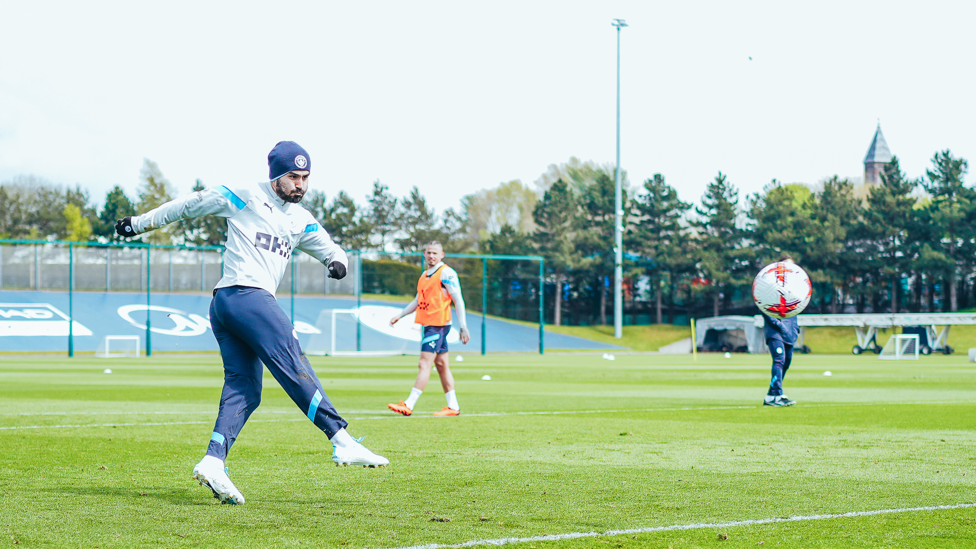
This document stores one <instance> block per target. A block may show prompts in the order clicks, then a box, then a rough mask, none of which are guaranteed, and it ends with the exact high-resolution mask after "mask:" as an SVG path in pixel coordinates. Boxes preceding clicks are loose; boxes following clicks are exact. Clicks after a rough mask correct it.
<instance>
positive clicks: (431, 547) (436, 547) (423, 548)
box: [394, 503, 976, 549]
mask: <svg viewBox="0 0 976 549" xmlns="http://www.w3.org/2000/svg"><path fill="white" fill-rule="evenodd" d="M973 507H976V503H957V504H955V505H933V506H931V507H904V508H901V509H879V510H876V511H853V512H850V513H838V514H834V515H804V516H794V517H789V518H768V519H752V520H736V521H729V522H713V523H697V524H673V525H671V526H653V527H650V528H631V529H627V530H607V531H606V532H571V533H568V534H552V535H542V536H530V537H525V538H495V539H479V540H471V541H466V542H463V543H429V544H426V545H410V546H406V547H396V548H394V549H442V548H455V547H457V548H460V547H477V546H479V545H496V546H497V545H508V544H510V543H526V542H534V541H561V540H566V539H579V538H595V537H602V536H622V535H629V534H648V533H652V532H674V531H680V530H702V529H705V528H735V527H738V526H755V525H761V524H776V523H782V522H805V521H811V520H828V519H836V518H850V517H870V516H875V515H886V514H891V513H910V512H922V511H942V510H948V509H967V508H973Z"/></svg>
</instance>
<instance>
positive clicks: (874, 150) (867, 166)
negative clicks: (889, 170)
mask: <svg viewBox="0 0 976 549" xmlns="http://www.w3.org/2000/svg"><path fill="white" fill-rule="evenodd" d="M889 162H891V150H890V149H888V143H887V142H886V141H885V138H884V134H883V133H881V122H878V130H877V131H876V132H874V139H872V140H871V147H870V148H869V149H868V154H867V156H865V157H864V184H865V185H880V184H881V174H882V173H883V172H884V168H885V164H887V163H889Z"/></svg>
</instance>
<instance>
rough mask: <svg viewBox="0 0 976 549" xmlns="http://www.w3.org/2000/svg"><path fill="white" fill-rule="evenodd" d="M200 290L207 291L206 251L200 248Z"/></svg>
mask: <svg viewBox="0 0 976 549" xmlns="http://www.w3.org/2000/svg"><path fill="white" fill-rule="evenodd" d="M200 291H201V292H206V291H207V252H205V251H203V250H200Z"/></svg>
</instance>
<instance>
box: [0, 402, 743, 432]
mask: <svg viewBox="0 0 976 549" xmlns="http://www.w3.org/2000/svg"><path fill="white" fill-rule="evenodd" d="M743 408H755V406H725V407H721V406H715V407H703V408H647V409H643V410H568V411H564V412H559V411H552V412H547V411H540V412H486V413H483V414H464V416H465V417H502V416H538V415H562V414H618V413H625V412H667V411H693V410H739V409H743ZM193 413H202V412H193ZM210 413H211V414H212V413H213V412H210ZM270 413H286V412H270ZM287 413H294V414H297V413H298V412H297V411H296V412H287ZM119 415H121V413H120V414H119ZM129 415H131V414H129ZM252 417H253V416H252ZM418 417H419V418H421V419H433V417H434V416H432V415H431V416H427V415H424V416H418ZM347 419H348V420H349V421H366V420H389V419H394V420H402V419H403V418H401V417H400V416H399V415H396V414H393V413H392V412H391V413H389V414H384V415H381V416H359V417H354V416H351V417H349V418H347ZM281 421H307V419H306V418H294V419H270V420H269V419H251V420H250V422H249V423H277V422H281ZM201 423H213V422H212V421H172V422H147V423H133V422H130V423H89V424H71V425H15V426H9V427H0V431H16V430H26V429H68V428H72V427H75V428H83V427H140V426H161V425H163V426H164V425H197V424H201Z"/></svg>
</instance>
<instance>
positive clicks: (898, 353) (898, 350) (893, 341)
mask: <svg viewBox="0 0 976 549" xmlns="http://www.w3.org/2000/svg"><path fill="white" fill-rule="evenodd" d="M903 341H914V342H915V352H914V353H907V354H906V353H905V344H904V343H902V342H903ZM889 346H893V347H894V353H893V354H889V353H886V352H885V351H887V350H888V347H889ZM918 355H919V337H918V334H894V335H892V336H891V337H890V338H888V341H887V342H886V343H885V346H884V349H882V350H881V354H879V355H878V358H880V359H882V360H918Z"/></svg>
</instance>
